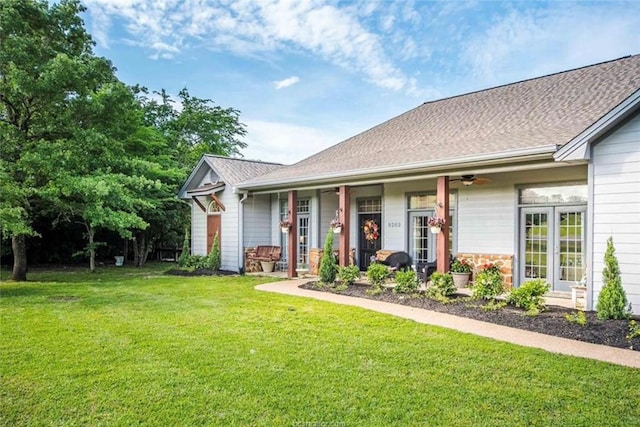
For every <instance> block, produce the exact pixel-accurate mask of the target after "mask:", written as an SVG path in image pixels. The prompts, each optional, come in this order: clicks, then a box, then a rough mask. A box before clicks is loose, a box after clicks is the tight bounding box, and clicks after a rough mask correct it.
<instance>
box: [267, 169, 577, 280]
mask: <svg viewBox="0 0 640 427" xmlns="http://www.w3.org/2000/svg"><path fill="white" fill-rule="evenodd" d="M513 168H514V167H511V168H504V171H500V172H495V171H494V172H493V173H488V172H487V173H482V175H481V177H480V178H474V179H473V180H469V182H464V180H462V179H460V178H456V177H455V176H454V177H450V176H448V175H447V176H412V177H406V178H403V179H397V180H389V182H383V183H378V184H369V183H366V182H364V183H360V184H356V183H354V184H353V185H343V186H339V187H331V188H326V187H320V188H317V189H309V190H290V191H288V192H287V193H286V200H285V199H284V198H283V197H282V194H278V196H277V200H278V205H277V206H278V215H279V219H280V220H286V221H288V222H289V223H291V225H292V226H291V227H290V229H288V232H287V233H285V234H281V233H279V232H278V231H274V234H275V236H274V237H276V236H277V237H276V238H277V240H276V239H272V242H275V241H279V242H280V244H282V245H283V254H284V255H285V256H284V257H283V259H282V261H281V262H282V266H283V267H286V268H287V277H289V278H295V277H297V276H298V274H297V271H296V269H297V268H299V267H300V266H301V265H302V266H304V267H305V268H306V269H308V270H309V272H310V273H311V274H314V273H316V272H317V265H318V261H319V259H320V257H319V254H321V252H322V249H319V248H322V246H323V242H324V239H325V237H326V234H327V233H328V232H330V229H329V224H330V222H331V221H332V220H335V221H338V222H340V223H341V224H342V229H341V231H340V232H339V233H336V234H334V237H335V239H336V241H335V244H334V251H335V252H336V253H338V254H339V264H340V265H348V264H355V265H358V266H359V267H360V269H361V270H362V271H366V268H367V267H368V264H369V262H370V261H369V260H370V257H371V256H372V255H375V254H376V253H377V252H379V251H388V252H397V251H403V252H407V253H408V254H409V255H410V256H411V257H412V260H413V264H414V265H424V264H426V263H434V262H436V263H439V265H438V271H441V272H446V271H447V270H448V260H449V258H450V256H451V255H453V256H456V257H459V258H462V259H465V260H467V261H468V262H469V263H470V264H471V265H473V266H475V268H476V269H479V268H481V267H482V266H483V265H485V264H489V263H492V264H496V265H498V266H499V268H500V269H501V271H502V274H503V276H504V277H505V281H506V283H507V286H508V287H511V286H516V287H517V286H519V284H520V283H522V282H524V281H526V280H529V279H532V278H546V279H547V281H549V283H551V284H552V286H553V287H552V289H553V290H554V291H556V292H563V293H569V292H570V291H571V286H573V285H575V282H576V281H577V280H579V279H580V277H582V273H583V269H584V264H585V254H584V249H585V248H586V243H585V239H586V235H585V233H584V225H585V223H586V222H585V220H584V217H585V214H586V196H584V194H583V193H584V191H585V189H586V185H585V184H582V183H583V182H584V180H585V179H586V167H585V166H583V165H580V166H570V167H563V168H557V167H556V168H553V169H544V168H540V167H537V168H536V167H533V166H531V167H530V168H524V170H521V171H513V170H511V169H513ZM478 175H480V173H479V174H478ZM465 176H466V175H465ZM474 176H475V175H474ZM575 183H580V184H575ZM273 199H275V197H273V196H272V200H273ZM291 206H297V207H298V208H297V209H291V208H290V207H291ZM433 217H437V218H443V219H445V221H446V222H445V224H444V226H443V227H441V229H440V231H438V232H433V231H432V230H430V227H429V226H428V220H429V219H430V218H433ZM276 226H277V223H276V224H275V225H273V226H272V227H273V228H272V230H273V229H275V230H278V229H277V228H276ZM285 247H286V248H285ZM345 248H349V249H347V250H344V249H345Z"/></svg>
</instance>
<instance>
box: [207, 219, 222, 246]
mask: <svg viewBox="0 0 640 427" xmlns="http://www.w3.org/2000/svg"><path fill="white" fill-rule="evenodd" d="M221 218H222V216H221V215H219V214H217V215H216V214H214V215H209V216H207V253H209V252H211V247H212V246H213V240H214V238H215V236H216V232H217V233H218V241H219V242H220V246H222V235H221V233H220V228H221V227H220V225H221V223H222V221H221Z"/></svg>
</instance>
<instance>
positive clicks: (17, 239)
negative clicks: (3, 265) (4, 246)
mask: <svg viewBox="0 0 640 427" xmlns="http://www.w3.org/2000/svg"><path fill="white" fill-rule="evenodd" d="M11 249H13V272H12V273H11V280H15V281H16V282H25V281H26V280H27V236H26V235H24V234H18V235H17V236H13V237H12V238H11Z"/></svg>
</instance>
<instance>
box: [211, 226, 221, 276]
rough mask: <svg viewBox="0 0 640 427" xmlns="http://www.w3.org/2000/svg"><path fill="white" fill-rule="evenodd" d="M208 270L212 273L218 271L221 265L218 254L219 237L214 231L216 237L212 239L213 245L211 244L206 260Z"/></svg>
mask: <svg viewBox="0 0 640 427" xmlns="http://www.w3.org/2000/svg"><path fill="white" fill-rule="evenodd" d="M207 264H208V268H210V269H212V270H213V271H218V270H220V265H222V255H221V254H220V237H219V236H218V232H217V231H216V235H215V236H214V237H213V243H212V244H211V251H210V252H209V256H208V258H207Z"/></svg>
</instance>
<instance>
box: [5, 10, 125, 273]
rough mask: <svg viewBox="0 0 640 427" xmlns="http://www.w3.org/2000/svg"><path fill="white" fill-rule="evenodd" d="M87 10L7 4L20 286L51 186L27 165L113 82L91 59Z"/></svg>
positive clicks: (8, 171) (13, 216)
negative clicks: (36, 218)
mask: <svg viewBox="0 0 640 427" xmlns="http://www.w3.org/2000/svg"><path fill="white" fill-rule="evenodd" d="M83 10H84V7H83V6H82V5H81V4H80V2H79V1H78V0H62V1H61V2H60V3H58V4H54V5H51V6H50V5H49V4H48V3H47V2H46V1H35V0H3V1H2V2H0V141H1V142H2V150H0V174H1V175H2V178H3V183H4V185H3V186H2V190H3V193H2V197H0V199H2V203H1V204H0V218H1V219H2V232H3V234H4V235H7V236H9V237H11V239H12V247H13V255H14V266H13V274H12V279H14V280H26V269H27V259H26V238H27V236H29V235H33V234H35V230H33V228H32V226H31V225H32V218H33V211H32V206H33V204H34V202H36V201H37V200H38V198H39V197H40V188H41V187H42V186H43V185H44V184H45V182H44V177H42V175H41V174H40V173H39V171H38V170H34V169H32V168H30V167H29V162H28V160H29V159H30V158H32V157H33V155H34V151H35V148H37V147H38V146H40V145H42V144H47V143H48V142H49V141H51V140H52V139H55V138H60V137H69V136H70V135H71V133H72V129H71V128H72V127H73V126H74V124H73V123H68V122H65V121H64V117H66V116H67V114H68V109H69V108H70V107H71V104H72V103H73V102H74V101H75V100H76V99H77V98H81V97H84V96H86V95H87V94H88V93H91V92H93V91H95V90H96V89H97V88H98V87H100V85H102V84H103V83H104V82H108V81H113V80H114V76H113V69H112V67H111V64H110V63H109V61H107V60H106V59H104V58H97V57H95V56H94V55H93V53H92V41H91V37H90V36H89V34H88V33H87V32H86V31H85V28H84V24H83V22H82V19H80V17H79V13H80V12H82V11H83ZM25 160H26V161H25Z"/></svg>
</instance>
